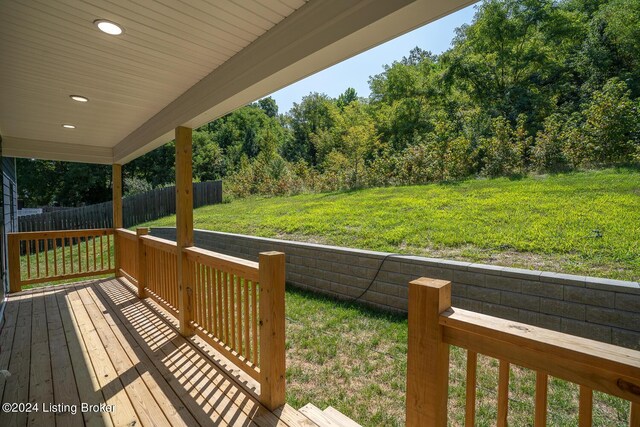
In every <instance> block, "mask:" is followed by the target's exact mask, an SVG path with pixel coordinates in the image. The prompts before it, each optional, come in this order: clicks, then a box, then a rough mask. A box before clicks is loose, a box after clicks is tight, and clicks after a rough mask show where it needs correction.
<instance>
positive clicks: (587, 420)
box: [578, 385, 593, 427]
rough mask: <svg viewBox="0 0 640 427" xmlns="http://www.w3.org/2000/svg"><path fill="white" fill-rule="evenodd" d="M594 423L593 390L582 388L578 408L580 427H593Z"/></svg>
mask: <svg viewBox="0 0 640 427" xmlns="http://www.w3.org/2000/svg"><path fill="white" fill-rule="evenodd" d="M592 421H593V390H592V389H590V388H589V387H586V386H583V385H581V386H580V403H579V408H578V425H579V426H580V427H591V425H592Z"/></svg>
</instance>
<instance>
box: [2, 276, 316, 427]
mask: <svg viewBox="0 0 640 427" xmlns="http://www.w3.org/2000/svg"><path fill="white" fill-rule="evenodd" d="M0 369H6V370H8V371H9V373H10V376H9V377H7V378H4V377H0V401H2V402H3V403H27V407H21V406H20V407H18V408H16V409H17V411H16V412H6V411H2V412H1V413H0V425H3V426H4V425H6V426H11V425H26V424H27V423H28V424H29V425H38V426H40V425H42V426H52V425H59V426H75V425H77V426H81V425H114V426H138V425H143V426H151V425H153V426H194V425H234V426H236V425H237V426H245V425H260V426H272V425H282V426H287V425H289V426H294V425H314V424H313V423H311V422H310V421H309V419H308V418H306V417H305V416H304V415H302V414H301V413H299V412H298V411H296V410H295V409H293V408H291V407H290V406H288V405H285V406H284V407H281V408H279V409H278V410H276V411H275V412H271V411H269V410H267V409H266V408H264V407H263V406H261V405H260V404H259V402H258V399H257V394H256V390H257V388H258V387H259V386H258V384H257V383H256V382H255V381H254V380H253V379H251V378H250V377H248V376H247V375H246V374H244V373H243V372H242V371H240V370H239V369H237V368H235V367H234V365H233V364H231V363H230V362H229V361H227V360H226V359H224V358H223V357H222V356H220V355H219V354H218V353H217V352H215V350H213V349H212V348H211V347H210V346H209V345H208V344H207V343H205V342H204V341H202V340H201V339H199V338H197V337H193V338H189V339H187V338H184V337H182V336H181V335H180V334H179V333H178V332H177V323H176V321H175V319H174V318H173V317H172V316H170V315H169V314H168V313H167V312H166V311H165V310H164V309H163V308H161V307H160V306H158V305H156V304H155V303H153V302H152V301H150V300H149V299H146V300H139V299H138V298H137V297H136V295H135V292H134V290H133V289H132V288H131V287H130V286H129V285H128V284H127V283H126V281H124V280H119V279H105V280H92V281H87V282H82V283H75V284H68V285H64V286H55V287H47V288H40V289H35V290H29V291H25V292H21V293H19V294H14V295H12V296H11V297H10V299H9V301H8V303H7V307H6V309H5V319H4V326H3V328H2V332H1V334H0ZM29 404H32V405H38V406H37V412H36V411H35V409H36V407H35V406H32V407H31V409H32V412H29V413H28V412H27V411H26V410H27V409H29V408H28V405H29ZM83 404H84V405H92V406H90V407H89V408H86V407H85V408H83ZM101 405H102V406H101ZM83 409H84V411H83ZM87 409H90V410H87Z"/></svg>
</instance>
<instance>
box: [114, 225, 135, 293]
mask: <svg viewBox="0 0 640 427" xmlns="http://www.w3.org/2000/svg"><path fill="white" fill-rule="evenodd" d="M116 236H117V240H116V252H117V254H118V259H117V262H116V267H117V271H116V275H117V276H124V277H126V278H127V279H128V280H129V281H131V282H134V283H137V278H138V237H137V236H136V233H135V232H133V231H130V230H127V229H125V228H118V229H117V230H116Z"/></svg>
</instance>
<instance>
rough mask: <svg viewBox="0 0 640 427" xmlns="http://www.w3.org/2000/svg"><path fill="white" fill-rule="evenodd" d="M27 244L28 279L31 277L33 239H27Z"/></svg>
mask: <svg viewBox="0 0 640 427" xmlns="http://www.w3.org/2000/svg"><path fill="white" fill-rule="evenodd" d="M25 243H26V244H27V279H31V240H30V239H29V240H26V241H25Z"/></svg>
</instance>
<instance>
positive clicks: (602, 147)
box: [19, 0, 640, 206]
mask: <svg viewBox="0 0 640 427" xmlns="http://www.w3.org/2000/svg"><path fill="white" fill-rule="evenodd" d="M639 58H640V0H558V1H553V0H486V1H484V2H482V3H480V4H479V5H478V6H477V9H476V14H475V16H474V19H473V22H472V23H470V24H469V25H463V26H462V27H460V28H458V29H457V36H456V37H455V40H454V41H453V44H452V47H451V49H449V50H448V51H446V52H444V53H442V54H441V55H433V54H431V53H430V52H427V51H425V50H423V49H421V48H420V47H416V48H414V49H412V50H411V51H410V52H409V54H408V55H407V56H405V57H403V58H401V59H400V60H398V61H395V62H393V63H392V64H389V65H384V66H383V70H382V72H381V73H379V74H376V75H374V76H372V77H370V79H369V86H370V89H371V95H370V97H369V98H368V99H363V98H358V95H357V93H356V91H355V90H354V89H353V88H347V89H346V90H345V91H344V93H342V94H340V95H339V96H338V97H337V98H336V99H333V98H331V97H329V96H327V95H325V94H322V93H310V94H309V95H307V96H305V97H303V98H302V99H301V101H300V102H299V103H295V104H294V106H293V108H292V109H291V110H290V111H288V112H286V113H285V114H282V115H278V106H277V105H276V102H275V101H274V99H273V98H271V97H267V98H263V99H261V100H259V101H257V102H255V103H253V104H251V105H247V106H245V107H242V108H239V109H238V110H236V111H234V112H232V113H230V114H227V115H226V116H224V117H221V118H220V119H218V120H216V121H214V122H211V123H209V124H207V125H205V126H203V127H202V128H200V129H197V130H195V131H194V147H193V154H194V158H193V178H194V179H195V180H199V181H204V180H212V179H225V180H227V181H228V182H227V183H226V184H225V188H226V190H225V192H229V191H230V192H231V194H232V195H233V196H246V195H252V194H271V195H275V194H296V193H299V192H305V191H327V190H340V189H355V188H360V187H368V186H380V185H383V186H386V185H398V184H417V183H426V182H432V181H453V180H460V179H464V178H465V177H468V176H474V175H487V176H491V177H498V176H515V175H519V176H524V175H526V174H527V173H528V172H529V171H532V170H535V171H540V172H544V171H550V172H558V171H565V170H571V169H576V168H585V167H594V166H597V167H600V166H609V165H621V164H629V163H637V162H640V124H639V121H640V119H639V117H640V114H639V112H638V107H639V102H640V99H639V96H640V63H639V61H640V60H639ZM534 137H535V138H534ZM174 163H175V146H174V144H173V143H169V144H166V145H164V146H162V147H159V148H158V149H156V150H154V151H152V152H150V153H148V154H146V155H144V156H142V157H140V158H138V159H136V160H134V161H132V162H131V163H129V164H127V165H125V168H124V171H123V173H124V177H125V179H126V181H125V182H129V183H130V185H131V186H134V185H133V183H136V184H135V186H137V187H140V186H143V188H147V185H148V186H150V187H152V188H156V187H160V186H165V185H170V184H172V183H173V180H174V175H175V173H174V172H175V171H174ZM23 168H26V169H23ZM109 175H110V171H109V168H108V167H106V168H105V167H101V166H96V167H89V166H86V165H84V166H82V165H71V164H65V165H62V164H60V163H59V162H40V161H29V160H21V161H20V162H19V181H20V185H19V190H20V192H21V197H22V198H23V199H24V200H25V201H26V202H27V205H29V206H34V205H43V204H50V203H57V204H65V205H77V204H84V203H95V202H100V201H104V200H109V199H110V189H109V186H110V182H109V181H110V176H109ZM127 180H128V181H127ZM125 187H126V185H125ZM125 190H126V188H125Z"/></svg>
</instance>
